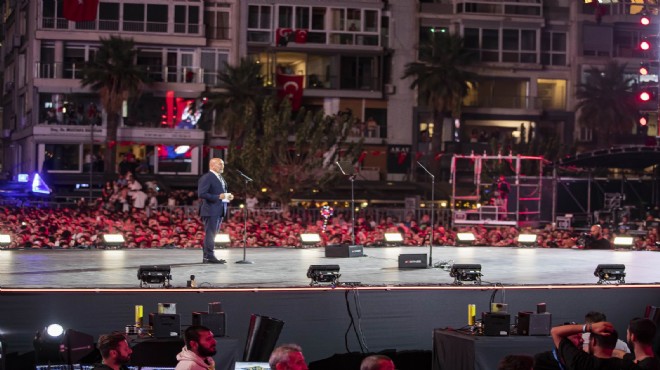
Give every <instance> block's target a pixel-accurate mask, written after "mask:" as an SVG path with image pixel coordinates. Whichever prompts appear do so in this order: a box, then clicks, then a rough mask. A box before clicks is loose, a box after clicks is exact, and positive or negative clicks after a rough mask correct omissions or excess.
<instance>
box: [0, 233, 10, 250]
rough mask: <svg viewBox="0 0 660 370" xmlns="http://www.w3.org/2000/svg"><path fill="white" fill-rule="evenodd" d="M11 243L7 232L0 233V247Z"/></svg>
mask: <svg viewBox="0 0 660 370" xmlns="http://www.w3.org/2000/svg"><path fill="white" fill-rule="evenodd" d="M9 244H11V236H10V235H9V234H0V249H7V248H9Z"/></svg>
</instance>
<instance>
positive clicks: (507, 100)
mask: <svg viewBox="0 0 660 370" xmlns="http://www.w3.org/2000/svg"><path fill="white" fill-rule="evenodd" d="M465 106H467V107H475V108H507V109H540V107H541V104H540V100H539V98H537V97H533V96H477V97H476V99H471V100H469V101H466V102H465Z"/></svg>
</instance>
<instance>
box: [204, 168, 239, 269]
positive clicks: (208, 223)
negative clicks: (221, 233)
mask: <svg viewBox="0 0 660 370" xmlns="http://www.w3.org/2000/svg"><path fill="white" fill-rule="evenodd" d="M224 169H225V162H224V161H223V160H222V159H220V158H211V160H209V172H208V173H206V174H204V176H202V177H201V178H200V179H199V181H198V182H197V196H198V197H199V198H200V199H201V201H202V203H201V205H200V208H199V215H200V217H201V218H202V222H204V245H203V250H204V256H203V259H202V262H203V263H225V262H226V261H225V260H220V259H217V258H216V257H215V255H214V254H213V249H214V247H215V234H216V233H217V232H218V230H219V229H220V225H221V224H222V219H223V218H224V217H225V215H226V214H227V204H228V203H229V202H230V201H231V200H232V199H234V196H233V195H232V194H231V193H229V192H228V191H227V182H226V181H225V179H224V178H223V177H222V172H223V171H224Z"/></svg>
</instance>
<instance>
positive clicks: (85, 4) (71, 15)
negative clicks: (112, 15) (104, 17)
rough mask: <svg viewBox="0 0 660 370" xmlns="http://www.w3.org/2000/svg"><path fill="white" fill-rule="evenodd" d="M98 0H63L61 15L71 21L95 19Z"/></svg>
mask: <svg viewBox="0 0 660 370" xmlns="http://www.w3.org/2000/svg"><path fill="white" fill-rule="evenodd" d="M98 7H99V0H64V4H63V9H62V10H63V11H62V15H64V18H66V19H68V20H70V21H73V22H85V21H93V20H96V14H97V10H98Z"/></svg>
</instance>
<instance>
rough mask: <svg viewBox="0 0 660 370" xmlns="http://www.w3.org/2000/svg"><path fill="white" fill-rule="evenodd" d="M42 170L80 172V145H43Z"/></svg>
mask: <svg viewBox="0 0 660 370" xmlns="http://www.w3.org/2000/svg"><path fill="white" fill-rule="evenodd" d="M43 145H44V151H45V153H44V157H43V158H44V160H43V165H42V169H45V170H47V171H48V172H80V171H81V170H82V167H81V160H80V157H81V155H82V153H81V149H82V146H81V145H80V144H43Z"/></svg>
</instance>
